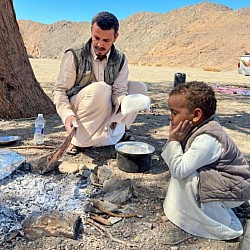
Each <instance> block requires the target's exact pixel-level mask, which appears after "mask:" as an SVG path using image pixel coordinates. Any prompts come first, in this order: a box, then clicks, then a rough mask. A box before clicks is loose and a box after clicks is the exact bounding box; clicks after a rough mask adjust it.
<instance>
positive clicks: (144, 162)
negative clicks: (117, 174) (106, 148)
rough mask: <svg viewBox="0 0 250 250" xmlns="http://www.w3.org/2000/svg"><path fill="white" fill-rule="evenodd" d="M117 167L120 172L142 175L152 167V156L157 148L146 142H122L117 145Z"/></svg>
mask: <svg viewBox="0 0 250 250" xmlns="http://www.w3.org/2000/svg"><path fill="white" fill-rule="evenodd" d="M115 149H116V152H117V153H116V165H117V167H118V168H119V169H120V170H123V171H125V172H130V173H142V172H146V171H149V170H150V169H151V167H152V154H153V153H154V151H155V148H154V147H153V146H151V145H149V144H147V143H145V142H136V141H133V142H130V141H127V142H121V143H117V144H116V145H115Z"/></svg>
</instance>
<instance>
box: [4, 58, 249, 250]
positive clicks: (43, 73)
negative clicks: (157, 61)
mask: <svg viewBox="0 0 250 250" xmlns="http://www.w3.org/2000/svg"><path fill="white" fill-rule="evenodd" d="M31 64H32V67H33V69H34V72H35V75H36V77H37V79H38V81H39V82H40V83H41V86H42V87H43V89H44V91H45V92H46V93H47V94H48V95H49V96H50V97H51V90H52V86H53V84H54V82H55V79H56V77H57V74H58V70H59V65H60V61H58V60H45V59H31ZM177 72H182V73H186V75H187V81H192V80H197V81H205V82H207V83H208V84H211V85H214V84H219V85H220V86H244V87H248V88H250V77H245V76H242V75H239V74H238V73H237V71H236V70H235V71H231V72H209V71H204V70H202V69H201V70H199V69H192V68H167V67H147V66H132V65H131V66H130V77H129V78H130V80H137V81H143V82H145V83H146V84H147V85H148V89H149V96H150V98H151V111H150V112H141V113H140V114H139V115H138V117H137V118H136V121H135V123H134V124H133V126H132V127H131V129H130V130H131V134H132V135H133V136H134V137H135V138H136V140H137V141H144V142H147V143H150V144H151V145H153V146H154V147H155V154H154V156H153V161H152V170H151V171H149V172H147V173H141V174H135V173H126V172H123V171H121V170H119V169H118V168H117V167H116V159H115V150H114V147H112V146H110V147H101V148H88V149H86V150H84V152H82V153H81V154H79V155H77V156H75V157H72V156H65V158H64V160H66V161H68V162H78V163H79V162H80V163H82V164H84V165H85V166H87V167H88V168H90V169H93V168H94V167H96V166H101V165H107V166H108V167H109V168H110V169H111V170H112V172H113V174H114V175H115V176H117V177H118V178H121V179H122V178H130V179H132V181H133V185H134V190H135V193H136V196H137V197H136V199H134V200H133V201H130V202H128V204H127V205H128V206H129V207H130V208H131V209H132V210H133V212H136V213H139V214H142V215H143V216H144V217H143V219H139V218H134V219H126V220H124V221H123V223H119V224H118V225H116V226H114V227H112V228H109V231H110V233H111V234H112V235H113V236H114V237H116V238H120V239H123V240H125V241H126V242H133V243H136V244H137V247H134V248H132V249H157V250H158V249H178V250H183V249H193V250H194V249H203V250H208V249H213V250H217V249H218V250H221V249H231V250H236V249H238V248H239V245H240V242H239V241H236V242H225V241H214V240H208V239H202V238H199V237H194V236H191V235H189V234H187V233H185V232H183V231H182V230H180V229H179V228H177V227H176V226H175V225H173V224H172V223H171V222H170V221H168V220H167V219H166V218H165V216H164V213H163V210H162V203H163V199H164V196H165V193H166V190H167V186H168V181H169V177H170V176H169V172H168V171H167V166H166V165H165V163H164V161H163V160H162V158H161V157H160V154H161V149H162V146H163V145H164V144H165V141H166V137H167V134H168V119H167V114H168V110H167V107H166V99H167V94H168V92H169V90H170V89H171V88H172V82H173V79H174V74H175V73H177ZM216 95H217V99H218V109H217V115H218V118H219V120H220V121H221V123H222V125H223V126H224V128H225V129H226V131H227V132H228V134H229V135H230V136H231V137H232V138H233V139H234V140H235V142H236V143H237V145H238V146H239V148H240V150H241V151H242V152H243V153H244V154H246V155H249V154H250V123H249V120H250V97H249V96H242V95H236V94H234V95H229V94H225V93H219V92H217V94H216ZM45 119H46V127H45V134H46V138H45V145H52V146H55V147H56V146H58V145H59V144H60V143H61V142H63V140H64V139H65V137H66V135H67V134H66V132H65V130H64V127H63V125H62V123H61V120H60V118H59V117H58V116H57V115H56V114H55V115H51V116H48V117H45ZM33 127H34V119H27V120H15V121H14V120H13V121H0V128H1V132H2V133H3V134H11V135H20V136H21V137H22V140H21V142H19V145H20V146H21V145H32V139H33ZM16 151H17V152H19V153H20V154H23V155H25V156H26V157H27V158H28V159H32V158H34V157H37V156H40V155H42V154H44V153H48V150H37V149H30V150H23V149H17V150H16ZM13 244H14V243H13ZM66 247H67V248H66ZM173 247H177V248H173ZM9 249H39V250H45V249H46V250H47V249H107V250H108V249H131V248H128V247H127V246H124V245H122V244H118V243H115V242H113V241H111V240H110V238H109V237H104V236H102V235H100V234H99V233H98V232H97V231H95V230H93V229H92V230H86V233H85V234H84V235H83V236H82V238H80V239H78V240H77V241H74V240H70V239H62V238H52V237H50V238H46V239H40V240H37V241H35V242H28V243H27V242H26V241H24V242H22V241H21V240H20V241H16V242H15V244H14V245H12V248H9Z"/></svg>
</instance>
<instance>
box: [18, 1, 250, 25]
mask: <svg viewBox="0 0 250 250" xmlns="http://www.w3.org/2000/svg"><path fill="white" fill-rule="evenodd" d="M201 2H203V1H201V0H200V1H199V0H190V1H181V0H175V1H171V0H106V1H103V0H102V1H100V0H93V1H92V0H90V1H89V0H13V3H14V8H15V12H16V16H17V20H19V19H24V20H32V21H35V22H39V23H44V24H51V23H55V22H58V21H61V20H68V21H72V22H83V21H87V22H90V21H91V19H92V17H93V16H94V15H95V14H96V13H98V12H100V11H109V12H112V13H113V14H115V15H116V16H117V18H118V19H119V20H123V19H125V18H127V17H129V16H131V15H133V14H135V13H138V12H141V11H147V12H155V13H166V12H169V11H171V10H174V9H178V8H180V7H184V6H188V5H192V4H197V3H201ZM210 2H214V3H218V4H222V5H225V6H227V7H229V8H232V9H234V10H235V9H239V8H243V7H248V8H249V7H250V0H231V1H226V0H225V1H224V0H213V1H210Z"/></svg>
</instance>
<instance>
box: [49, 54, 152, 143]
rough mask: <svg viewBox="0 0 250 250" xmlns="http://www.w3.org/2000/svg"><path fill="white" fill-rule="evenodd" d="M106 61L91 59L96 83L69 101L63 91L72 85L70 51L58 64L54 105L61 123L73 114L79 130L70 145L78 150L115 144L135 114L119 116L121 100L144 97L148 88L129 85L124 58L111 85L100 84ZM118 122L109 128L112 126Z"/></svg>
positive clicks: (134, 84) (71, 57)
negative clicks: (131, 96) (112, 127)
mask: <svg viewBox="0 0 250 250" xmlns="http://www.w3.org/2000/svg"><path fill="white" fill-rule="evenodd" d="M106 64H107V59H106V58H105V59H103V60H102V61H100V60H98V59H97V58H95V60H93V70H94V74H95V78H96V82H93V83H91V84H89V85H88V86H86V87H84V88H83V89H81V90H80V91H79V92H78V93H77V94H76V95H74V96H72V97H71V98H70V100H69V98H68V96H67V95H66V91H67V90H68V89H70V88H71V87H72V86H73V85H74V83H75V77H76V69H75V64H74V58H73V54H72V52H70V51H69V52H67V53H66V54H65V55H64V57H63V59H62V63H61V67H60V71H59V75H58V78H57V81H56V84H55V86H54V89H53V93H54V103H55V105H56V109H57V112H58V114H59V116H60V117H61V119H62V121H63V122H64V123H65V120H66V118H67V117H68V116H70V115H74V116H75V117H76V119H77V124H78V128H77V131H76V135H75V136H74V138H73V139H72V144H73V145H75V146H78V147H91V146H107V145H114V144H116V143H117V142H118V141H119V140H120V139H121V138H122V136H123V134H124V132H125V127H126V129H129V127H130V126H131V124H132V123H133V121H134V120H135V118H136V116H137V114H138V112H136V113H133V114H129V115H122V114H121V112H120V111H119V110H118V108H119V106H120V104H121V102H122V100H123V98H124V97H125V96H126V95H129V94H143V95H147V87H146V85H145V84H144V83H141V82H128V80H127V79H128V62H127V59H126V60H125V62H124V65H123V67H122V69H121V71H120V73H119V75H118V77H117V78H116V80H115V82H114V84H113V85H112V86H111V85H108V84H106V83H105V82H103V79H104V76H103V70H104V68H105V66H106ZM114 122H115V123H117V125H116V126H115V129H113V130H112V129H111V128H110V125H111V123H114Z"/></svg>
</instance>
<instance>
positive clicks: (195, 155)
mask: <svg viewBox="0 0 250 250" xmlns="http://www.w3.org/2000/svg"><path fill="white" fill-rule="evenodd" d="M169 144H171V147H169ZM221 153H222V146H221V144H220V143H219V142H218V140H216V139H215V137H213V136H211V135H208V134H202V135H199V136H197V137H196V138H195V139H194V141H193V143H192V144H191V147H190V148H189V149H188V151H187V152H185V153H183V150H182V147H181V144H180V142H178V141H171V142H169V143H168V145H167V147H166V150H164V151H163V152H162V157H163V159H164V160H165V162H166V163H167V165H168V167H169V171H170V173H171V174H172V176H173V177H174V178H175V179H184V178H186V177H187V176H188V175H190V174H191V173H193V172H194V171H195V170H197V169H199V168H200V167H203V166H205V165H207V164H210V163H212V162H215V161H216V160H218V159H219V158H220V156H221Z"/></svg>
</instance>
